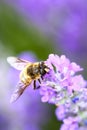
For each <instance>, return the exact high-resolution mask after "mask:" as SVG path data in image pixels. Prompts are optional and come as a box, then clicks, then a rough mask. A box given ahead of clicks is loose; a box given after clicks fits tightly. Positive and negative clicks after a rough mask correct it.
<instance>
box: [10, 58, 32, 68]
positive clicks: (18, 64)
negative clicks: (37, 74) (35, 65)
mask: <svg viewBox="0 0 87 130" xmlns="http://www.w3.org/2000/svg"><path fill="white" fill-rule="evenodd" d="M7 62H8V63H9V64H10V65H11V66H12V67H14V68H15V69H17V70H22V69H23V68H24V67H25V66H26V65H27V64H28V63H30V64H31V62H29V61H26V60H23V59H20V58H17V57H8V58H7Z"/></svg>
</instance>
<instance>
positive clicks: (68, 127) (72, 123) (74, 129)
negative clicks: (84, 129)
mask: <svg viewBox="0 0 87 130" xmlns="http://www.w3.org/2000/svg"><path fill="white" fill-rule="evenodd" d="M78 122H79V119H77V118H72V117H69V118H68V119H65V120H64V124H63V125H62V126H61V128H60V130H79V126H78Z"/></svg>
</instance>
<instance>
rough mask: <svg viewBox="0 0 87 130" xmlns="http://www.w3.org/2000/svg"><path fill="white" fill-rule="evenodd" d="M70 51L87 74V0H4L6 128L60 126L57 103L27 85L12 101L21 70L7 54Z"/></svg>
mask: <svg viewBox="0 0 87 130" xmlns="http://www.w3.org/2000/svg"><path fill="white" fill-rule="evenodd" d="M50 53H57V54H58V55H62V54H64V55H66V56H67V57H68V58H70V60H71V61H75V62H77V63H78V64H80V65H81V66H82V67H83V68H84V70H85V71H84V72H83V76H84V77H85V79H87V78H86V76H87V0H73V1H70V0H0V130H44V129H45V130H48V129H50V130H58V129H59V127H60V124H61V123H60V122H59V121H57V118H56V116H55V108H56V107H55V106H53V105H51V104H46V103H45V104H44V103H41V100H40V95H39V93H38V91H33V90H32V87H29V88H27V90H26V91H25V92H24V94H23V96H22V97H21V98H20V99H19V100H18V101H17V102H15V103H14V104H10V103H9V100H10V96H11V94H12V92H13V90H14V89H15V85H16V83H17V82H18V75H19V72H18V71H16V70H14V69H13V68H11V67H10V66H9V65H8V63H7V61H6V58H7V57H8V56H12V55H13V56H19V57H21V58H24V59H27V60H30V61H33V62H34V61H40V60H46V59H47V57H48V55H49V54H50Z"/></svg>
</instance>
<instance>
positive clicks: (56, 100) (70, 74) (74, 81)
mask: <svg viewBox="0 0 87 130" xmlns="http://www.w3.org/2000/svg"><path fill="white" fill-rule="evenodd" d="M46 64H47V65H48V67H49V68H50V71H49V73H47V74H46V75H45V76H44V79H43V81H42V83H41V88H40V94H41V95H42V98H41V100H42V102H48V103H52V104H54V105H56V106H58V107H57V109H56V116H57V118H58V119H59V120H61V121H63V122H64V124H63V125H62V127H61V130H80V129H81V128H83V129H85V127H86V126H87V89H86V85H87V82H86V81H85V80H84V78H83V76H82V75H80V74H78V73H77V72H79V71H82V70H83V69H82V68H81V67H80V66H79V65H77V64H76V63H75V62H70V60H69V59H68V58H66V56H64V55H62V56H60V57H59V56H58V55H54V54H50V55H49V58H48V59H47V60H46Z"/></svg>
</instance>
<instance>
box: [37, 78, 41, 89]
mask: <svg viewBox="0 0 87 130" xmlns="http://www.w3.org/2000/svg"><path fill="white" fill-rule="evenodd" d="M38 82H39V83H41V81H40V79H38ZM38 88H40V85H39V86H37V88H36V89H38Z"/></svg>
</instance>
